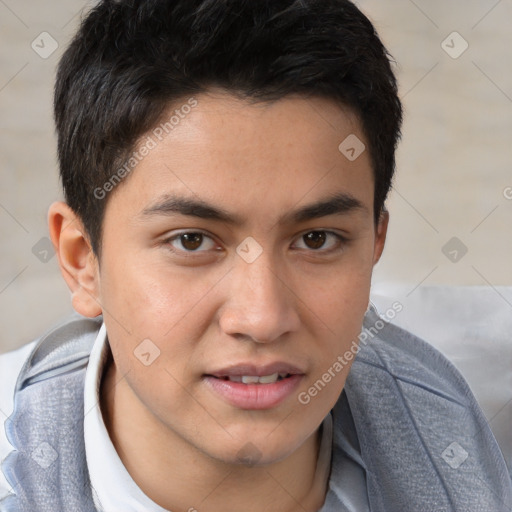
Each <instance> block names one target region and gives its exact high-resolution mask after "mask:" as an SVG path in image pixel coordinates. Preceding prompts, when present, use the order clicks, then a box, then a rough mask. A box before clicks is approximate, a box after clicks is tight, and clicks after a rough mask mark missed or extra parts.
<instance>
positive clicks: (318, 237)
mask: <svg viewBox="0 0 512 512" xmlns="http://www.w3.org/2000/svg"><path fill="white" fill-rule="evenodd" d="M303 239H304V242H305V243H306V245H307V246H308V247H309V248H310V249H320V248H321V247H322V246H323V245H324V244H325V239H326V234H325V233H324V232H323V231H311V233H308V234H307V235H304V237H303Z"/></svg>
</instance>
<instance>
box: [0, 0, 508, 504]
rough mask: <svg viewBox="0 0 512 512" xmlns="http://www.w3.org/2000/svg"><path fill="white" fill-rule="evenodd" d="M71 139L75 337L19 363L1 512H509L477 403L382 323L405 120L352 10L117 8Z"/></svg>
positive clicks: (105, 13)
mask: <svg viewBox="0 0 512 512" xmlns="http://www.w3.org/2000/svg"><path fill="white" fill-rule="evenodd" d="M55 117H56V123H57V131H58V138H59V141H58V147H59V160H60V170H61V177H62V183H63V186H64V191H65V196H66V202H65V203H64V202H59V203H55V204H53V205H52V206H51V208H50V212H49V228H50V234H51V237H52V240H53V243H54V245H55V249H56V252H57V254H58V258H59V264H60V268H61V270H62V274H63V276H64V279H65V280H66V282H67V284H68V286H69V288H70V290H71V292H72V301H73V306H74V308H75V310H76V311H77V312H78V313H79V314H80V316H77V317H76V318H73V319H71V320H69V321H67V322H65V323H64V324H63V325H61V326H59V327H58V328H56V329H54V330H53V331H51V332H50V333H48V334H47V335H45V336H43V337H42V338H41V339H40V340H39V341H38V342H37V344H36V345H35V346H34V344H32V345H30V346H29V347H27V348H26V349H24V351H23V352H21V353H17V354H16V355H12V354H9V355H7V356H4V363H5V364H6V363H7V362H8V361H9V362H14V361H15V359H16V358H17V361H18V364H19V361H20V358H22V361H23V367H22V368H21V370H20V371H19V372H18V371H15V372H10V373H11V375H10V377H9V378H8V377H7V376H5V375H3V376H2V379H3V380H2V393H3V394H4V395H5V396H7V397H8V399H9V400H10V402H9V403H8V407H9V408H10V409H11V414H10V417H9V419H8V421H7V422H6V436H7V440H8V441H9V445H7V444H6V443H5V442H4V444H3V445H2V446H3V447H4V448H3V451H4V453H2V458H3V457H4V456H7V457H6V459H5V461H4V463H3V465H2V469H3V472H4V474H5V477H6V482H7V483H8V485H7V484H6V486H5V487H6V489H5V492H4V494H6V492H7V491H9V494H8V495H7V496H5V498H4V499H3V500H2V501H0V510H1V511H29V510H30V511H35V510H37V511H51V512H56V511H73V512H79V511H80V512H82V511H84V512H86V511H87V512H88V511H92V510H104V511H106V512H111V511H123V512H130V511H162V510H171V511H173V512H177V511H199V512H217V511H221V510H222V511H223V512H229V511H235V510H246V511H252V512H259V511H265V512H268V511H275V512H288V511H289V512H291V511H308V512H310V511H318V510H321V511H322V512H331V511H343V510H345V511H358V512H360V511H361V512H364V511H378V512H382V511H389V512H397V511H408V512H409V511H433V510H436V511H437V512H439V511H452V510H456V511H464V512H468V511H480V510H481V511H484V510H485V511H491V510H492V511H505V510H510V506H511V503H512V490H511V488H512V486H511V481H510V477H509V475H508V474H507V470H506V466H505V463H504V461H503V457H502V456H501V453H500V451H499V448H498V446H497V443H496V441H495V439H494V438H493V436H492V434H491V431H490V429H489V427H488V426H487V424H486V422H485V420H484V418H483V415H482V413H481V411H480V409H479V408H478V406H477V404H476V402H475V399H474V398H473V396H472V395H471V392H470V391H469V388H468V386H467V385H466V383H465V382H464V381H463V379H462V378H461V376H460V375H459V374H458V373H457V371H456V370H455V369H454V367H453V366H452V365H451V364H450V363H448V362H447V361H446V360H445V359H444V358H443V357H442V356H441V355H440V354H439V353H437V352H436V351H435V350H434V349H433V348H431V347H430V346H428V345H427V344H426V343H424V342H423V341H421V340H419V339H418V338H416V337H414V336H413V335H412V334H409V333H407V332H405V331H403V330H400V329H398V328H396V327H394V326H393V325H392V324H389V323H388V322H386V321H385V320H383V319H382V318H381V317H380V316H379V315H378V314H377V313H376V311H375V310H374V308H372V307H368V302H369V291H370V282H371V275H372V268H373V266H374V265H375V263H376V262H377V261H378V260H379V258H380V256H381V253H382V250H383V247H384V242H385V238H386V229H387V224H388V213H387V211H386V210H385V208H384V201H385V199H386V196H387V193H388V190H389V188H390V183H391V179H392V175H393V171H394V151H395V147H396V143H397V140H398V138H399V131H400V123H401V105H400V101H399V99H398V97H397V90H396V82H395V78H394V76H393V73H392V71H391V68H390V64H389V60H388V56H387V53H386V51H385V49H384V48H383V46H382V44H381V42H380V41H379V39H378V37H377V35H376V33H375V31H374V29H373V27H372V25H371V23H370V22H369V21H368V19H366V17H365V16H364V15H363V14H362V13H361V12H360V11H359V10H358V9H357V8H356V7H355V6H354V5H353V4H352V3H350V2H349V1H348V0H297V1H293V0H262V1H255V0H233V1H224V0H172V1H169V0H147V1H145V2H135V1H131V0H120V1H113V0H110V1H102V2H100V3H99V4H98V5H97V6H96V7H95V8H94V9H93V10H92V11H91V13H90V14H89V15H88V16H87V18H86V19H85V20H84V22H83V24H82V26H81V28H80V31H79V32H78V34H77V36H76V37H75V39H74V40H73V42H72V43H71V45H70V47H69V48H68V50H67V51H66V53H65V54H64V56H63V58H62V60H61V63H60V65H59V71H58V76H57V84H56V90H55ZM400 307H401V305H400V304H396V308H395V309H394V310H393V311H394V313H396V311H398V310H399V309H400ZM391 313H392V312H390V314H389V315H388V316H392V314H391ZM20 354H22V355H20ZM356 354H357V357H355V356H356ZM5 401H7V399H6V398H4V402H5ZM4 402H3V403H4ZM4 407H6V406H5V405H4ZM9 487H10V489H9Z"/></svg>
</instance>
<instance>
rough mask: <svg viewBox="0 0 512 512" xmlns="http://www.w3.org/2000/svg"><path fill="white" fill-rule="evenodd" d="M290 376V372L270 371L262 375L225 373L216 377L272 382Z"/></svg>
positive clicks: (244, 381)
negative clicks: (270, 372) (268, 373)
mask: <svg viewBox="0 0 512 512" xmlns="http://www.w3.org/2000/svg"><path fill="white" fill-rule="evenodd" d="M290 376H291V374H290V373H272V374H270V375H262V376H261V377H258V376H257V375H225V376H223V377H217V378H220V379H222V380H229V381H230V382H241V383H242V384H273V383H274V382H280V381H282V380H283V379H286V378H288V377H290Z"/></svg>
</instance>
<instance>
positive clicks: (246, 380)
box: [242, 375, 260, 384]
mask: <svg viewBox="0 0 512 512" xmlns="http://www.w3.org/2000/svg"><path fill="white" fill-rule="evenodd" d="M259 380H260V378H259V377H253V376H252V375H244V376H243V377H242V382H243V383H244V384H257V383H258V382H259Z"/></svg>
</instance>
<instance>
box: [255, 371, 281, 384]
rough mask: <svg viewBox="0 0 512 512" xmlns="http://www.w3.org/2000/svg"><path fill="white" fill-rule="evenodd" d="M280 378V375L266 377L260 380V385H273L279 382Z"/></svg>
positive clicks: (274, 374)
mask: <svg viewBox="0 0 512 512" xmlns="http://www.w3.org/2000/svg"><path fill="white" fill-rule="evenodd" d="M278 377H279V374H278V373H273V374H272V375H264V376H263V377H260V378H259V382H260V384H272V383H274V382H277V378H278Z"/></svg>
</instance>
